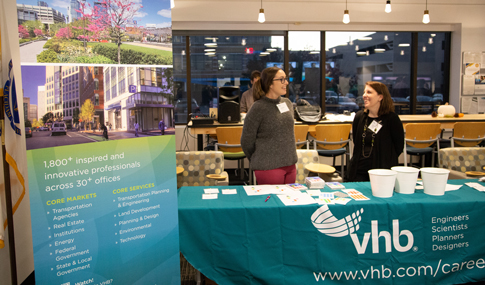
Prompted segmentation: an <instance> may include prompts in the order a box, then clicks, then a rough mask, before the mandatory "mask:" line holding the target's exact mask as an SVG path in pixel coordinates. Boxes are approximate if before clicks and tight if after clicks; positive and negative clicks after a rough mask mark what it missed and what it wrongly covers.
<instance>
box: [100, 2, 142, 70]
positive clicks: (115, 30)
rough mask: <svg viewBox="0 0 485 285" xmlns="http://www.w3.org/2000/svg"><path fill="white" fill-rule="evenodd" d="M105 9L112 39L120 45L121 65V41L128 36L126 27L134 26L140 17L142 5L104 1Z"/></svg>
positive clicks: (119, 60)
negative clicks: (136, 19) (135, 20)
mask: <svg viewBox="0 0 485 285" xmlns="http://www.w3.org/2000/svg"><path fill="white" fill-rule="evenodd" d="M101 2H102V5H103V7H104V8H105V10H104V11H105V12H104V13H105V15H106V17H104V23H105V25H106V27H107V28H108V30H109V35H110V37H111V38H112V39H113V40H115V41H116V44H117V45H118V63H121V39H122V38H123V37H124V36H125V34H126V27H127V26H129V25H133V24H134V21H133V19H134V18H135V17H136V16H138V13H139V12H140V9H142V8H143V6H142V5H140V4H138V3H136V2H133V1H130V0H102V1H101Z"/></svg>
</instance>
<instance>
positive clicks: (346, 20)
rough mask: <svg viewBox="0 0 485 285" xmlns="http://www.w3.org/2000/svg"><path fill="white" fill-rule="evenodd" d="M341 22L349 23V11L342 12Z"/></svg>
mask: <svg viewBox="0 0 485 285" xmlns="http://www.w3.org/2000/svg"><path fill="white" fill-rule="evenodd" d="M342 22H344V24H348V23H350V16H349V10H344V18H343V20H342Z"/></svg>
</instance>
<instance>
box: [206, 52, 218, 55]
mask: <svg viewBox="0 0 485 285" xmlns="http://www.w3.org/2000/svg"><path fill="white" fill-rule="evenodd" d="M215 54H216V53H215V52H206V53H205V55H215Z"/></svg>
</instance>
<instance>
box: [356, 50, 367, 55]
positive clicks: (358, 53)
mask: <svg viewBox="0 0 485 285" xmlns="http://www.w3.org/2000/svg"><path fill="white" fill-rule="evenodd" d="M357 55H365V51H358V52H357Z"/></svg>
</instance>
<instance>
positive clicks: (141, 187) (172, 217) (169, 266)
mask: <svg viewBox="0 0 485 285" xmlns="http://www.w3.org/2000/svg"><path fill="white" fill-rule="evenodd" d="M94 146H95V147H94ZM140 149H143V150H144V151H140ZM27 160H28V169H29V186H30V204H31V216H32V233H33V244H34V263H35V277H36V283H37V284H91V283H92V284H180V263H179V262H180V261H179V243H178V242H179V237H178V212H177V191H176V173H175V136H154V137H143V138H137V139H130V140H115V141H107V142H102V143H96V144H79V145H71V146H63V147H55V148H43V149H39V150H29V151H27Z"/></svg>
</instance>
